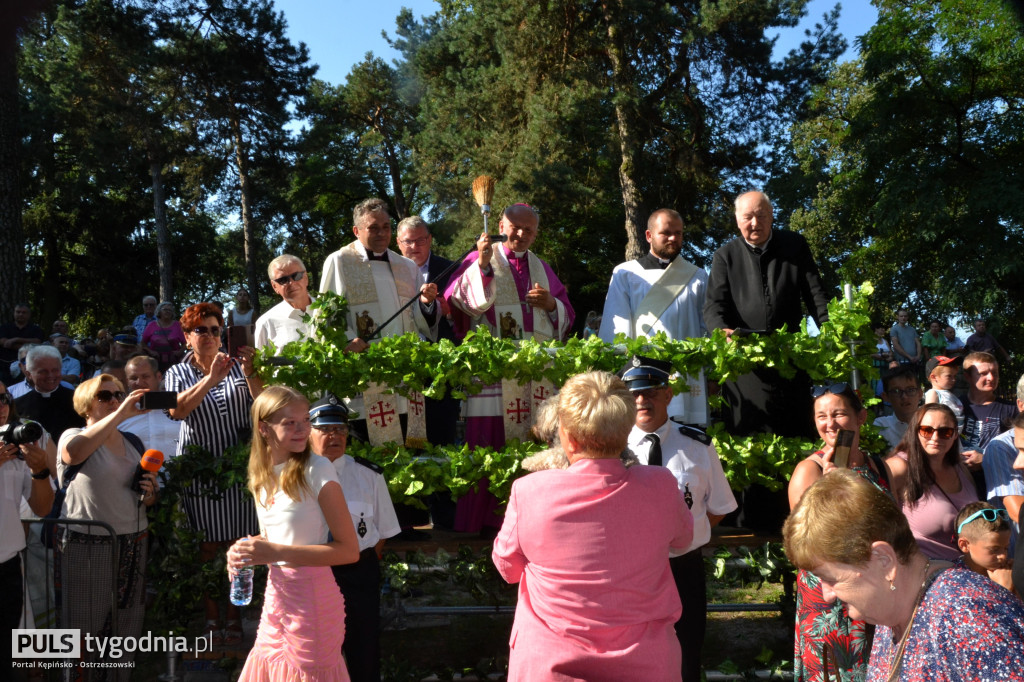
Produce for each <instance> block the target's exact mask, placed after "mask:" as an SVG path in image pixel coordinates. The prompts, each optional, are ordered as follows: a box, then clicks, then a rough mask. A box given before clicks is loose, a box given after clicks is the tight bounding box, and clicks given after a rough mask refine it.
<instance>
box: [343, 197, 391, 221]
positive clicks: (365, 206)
mask: <svg viewBox="0 0 1024 682" xmlns="http://www.w3.org/2000/svg"><path fill="white" fill-rule="evenodd" d="M378 211H383V212H384V213H386V214H387V216H388V217H389V218H390V217H391V211H389V210H388V202H386V201H384V200H383V199H377V198H371V199H363V200H362V201H360V202H359V203H358V204H356V207H355V208H353V209H352V222H353V224H355V225H356V226H357V227H360V226H362V224H363V218H365V217H366V216H368V215H370V214H371V213H377V212H378Z"/></svg>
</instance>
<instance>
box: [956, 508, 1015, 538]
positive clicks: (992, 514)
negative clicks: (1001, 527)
mask: <svg viewBox="0 0 1024 682" xmlns="http://www.w3.org/2000/svg"><path fill="white" fill-rule="evenodd" d="M979 516H982V517H984V518H985V520H986V521H989V522H995V521H997V520H998V519H999V517H1002V518H1004V519H1006V520H1007V521H1009V520H1010V515H1009V514H1007V513H1006V510H1005V509H979V510H978V511H976V512H974V513H973V514H971V515H970V516H968V517H967V518H966V519H964V520H963V521H961V522H960V525H959V526H957V527H956V534H957V535H960V531H962V530H963V529H964V526H966V525H967V524H968V523H970V522H971V521H973V520H974V519H976V518H978V517H979Z"/></svg>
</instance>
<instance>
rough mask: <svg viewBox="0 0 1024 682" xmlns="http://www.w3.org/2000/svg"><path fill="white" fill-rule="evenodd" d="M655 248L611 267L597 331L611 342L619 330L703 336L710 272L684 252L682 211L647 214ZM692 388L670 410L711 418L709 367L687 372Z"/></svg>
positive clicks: (686, 419) (692, 419)
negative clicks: (707, 376)
mask: <svg viewBox="0 0 1024 682" xmlns="http://www.w3.org/2000/svg"><path fill="white" fill-rule="evenodd" d="M647 241H648V242H649V243H650V245H651V250H650V251H649V252H648V253H646V254H644V255H643V256H641V257H640V258H637V259H636V260H631V261H626V262H625V263H620V264H619V265H617V266H616V267H615V269H614V270H613V271H612V281H611V283H610V284H609V285H608V296H607V298H606V299H605V302H604V313H603V314H602V316H601V329H600V331H599V332H598V335H599V336H600V337H601V339H602V340H604V341H606V342H608V343H612V342H613V341H614V340H615V335H616V334H619V333H623V334H625V335H626V336H628V337H630V338H634V339H635V338H639V337H641V336H647V337H653V336H654V335H655V334H657V333H658V332H665V334H666V335H667V336H668V338H670V339H673V340H681V339H685V338H694V337H704V336H707V335H708V329H707V326H706V325H705V324H704V294H705V291H706V289H707V284H708V275H707V273H706V272H705V271H704V269H703V268H700V267H697V266H696V265H693V264H692V263H689V262H687V261H686V260H685V259H684V258H682V257H681V256H680V255H679V251H680V249H681V248H682V245H683V218H682V216H680V215H679V213H678V212H677V211H674V210H672V209H670V208H661V209H658V210H657V211H655V212H654V213H652V214H651V217H650V218H649V219H648V220H647ZM686 385H687V387H688V388H689V391H688V392H685V393H684V392H680V393H678V394H676V395H675V397H673V399H672V402H671V404H670V405H669V411H668V413H669V416H670V417H674V418H675V419H676V420H677V421H680V422H682V423H684V424H691V425H695V426H706V425H707V423H708V400H707V387H706V382H705V379H704V372H703V370H701V372H700V374H699V375H698V376H687V377H686Z"/></svg>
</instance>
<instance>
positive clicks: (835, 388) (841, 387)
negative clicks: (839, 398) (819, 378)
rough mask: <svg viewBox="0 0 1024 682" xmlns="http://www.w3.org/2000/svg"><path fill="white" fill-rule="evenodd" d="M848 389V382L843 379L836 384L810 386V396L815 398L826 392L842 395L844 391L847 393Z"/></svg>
mask: <svg viewBox="0 0 1024 682" xmlns="http://www.w3.org/2000/svg"><path fill="white" fill-rule="evenodd" d="M849 389H850V384H848V383H846V382H845V381H840V382H839V383H837V384H831V385H829V386H812V387H811V397H812V398H814V399H815V400H817V399H818V398H820V397H821V396H823V395H825V394H826V393H831V394H832V395H842V394H844V393H847V392H848V391H849Z"/></svg>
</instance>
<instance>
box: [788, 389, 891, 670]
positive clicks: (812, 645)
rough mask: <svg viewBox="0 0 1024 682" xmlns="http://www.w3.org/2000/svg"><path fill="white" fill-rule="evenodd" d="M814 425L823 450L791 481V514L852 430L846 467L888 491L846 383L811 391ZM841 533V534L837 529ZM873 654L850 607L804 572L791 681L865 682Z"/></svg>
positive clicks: (860, 405) (883, 471) (798, 587)
mask: <svg viewBox="0 0 1024 682" xmlns="http://www.w3.org/2000/svg"><path fill="white" fill-rule="evenodd" d="M812 395H813V397H814V424H815V426H816V427H817V429H818V435H819V436H821V438H822V440H823V441H825V447H824V448H822V449H821V450H818V451H817V452H815V453H814V454H812V455H810V456H809V457H807V459H805V460H803V461H802V462H800V463H799V464H797V465H796V468H795V469H794V470H793V476H792V477H791V478H790V480H789V507H790V509H793V508H794V507H796V505H797V503H798V502H799V501H800V497H801V496H802V495H803V494H804V491H805V490H807V488H809V487H810V486H811V485H812V484H813V483H814V482H815V481H817V480H818V479H820V478H821V477H822V476H825V475H827V474H828V473H829V472H831V471H834V470H835V469H836V465H835V464H834V463H833V461H832V460H833V457H834V456H835V450H836V440H837V438H838V437H839V432H840V431H841V430H846V431H852V432H853V434H854V436H853V444H852V445H851V446H850V455H849V460H848V463H847V467H848V468H850V469H852V470H853V471H856V472H857V473H859V474H860V475H861V476H863V477H864V478H866V479H867V480H869V481H871V482H872V483H874V484H875V485H877V486H879V487H881V488H883V489H885V490H888V482H889V470H888V468H887V466H886V464H885V463H884V462H883V461H882V459H881V458H880V457H877V456H872V455H868V454H867V453H866V452H864V451H862V450H861V449H860V443H859V437H858V436H859V431H860V427H861V425H863V424H864V422H865V421H866V420H867V416H868V415H867V411H866V410H865V409H864V405H863V403H862V402H861V400H860V398H859V397H858V396H857V394H856V393H855V392H854V391H853V389H852V388H851V387H850V386H849V385H848V384H845V383H838V384H832V385H831V386H816V387H814V389H813V392H812ZM837 530H839V529H837ZM870 653H871V646H870V633H869V632H868V630H867V626H866V624H865V623H864V622H863V621H858V620H853V619H852V618H850V615H849V614H848V613H847V610H846V606H844V605H843V604H842V603H841V602H839V601H837V600H835V599H833V600H826V599H825V598H824V597H823V596H822V592H821V585H820V584H819V582H818V579H817V578H816V577H815V576H814V574H813V573H810V572H808V571H800V572H799V573H798V574H797V583H796V636H795V637H794V652H793V665H794V675H793V679H794V680H795V681H796V682H822V681H823V680H825V665H826V664H827V665H828V679H830V680H842V681H843V682H863V680H864V678H865V675H866V674H867V663H868V656H869V655H870Z"/></svg>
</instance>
